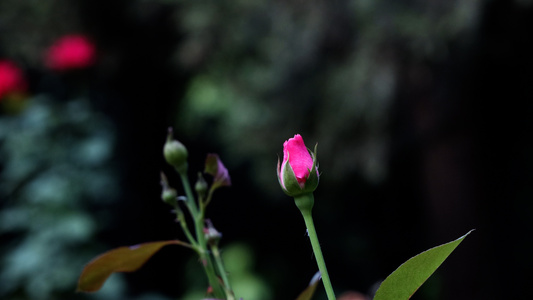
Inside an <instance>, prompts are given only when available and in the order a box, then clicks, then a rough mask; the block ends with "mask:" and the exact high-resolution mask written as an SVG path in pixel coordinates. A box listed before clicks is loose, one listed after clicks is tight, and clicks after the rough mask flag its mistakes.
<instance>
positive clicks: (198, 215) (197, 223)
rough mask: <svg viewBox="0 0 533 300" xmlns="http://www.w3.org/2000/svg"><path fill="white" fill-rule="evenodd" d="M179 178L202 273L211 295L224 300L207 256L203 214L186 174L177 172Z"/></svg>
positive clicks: (209, 258) (222, 292)
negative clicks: (204, 274) (192, 221)
mask: <svg viewBox="0 0 533 300" xmlns="http://www.w3.org/2000/svg"><path fill="white" fill-rule="evenodd" d="M178 173H179V175H180V178H181V182H182V184H183V189H184V190H185V196H186V197H187V200H186V201H185V203H186V204H187V207H188V208H189V211H190V213H191V215H192V216H193V219H194V227H195V231H196V240H197V241H198V247H197V248H198V249H197V252H198V255H199V256H200V261H201V263H202V266H203V267H204V271H205V273H206V275H207V279H208V280H209V285H210V286H211V287H212V288H213V293H214V295H215V297H216V298H224V291H223V289H222V287H221V285H220V284H219V281H218V278H217V276H216V272H215V268H214V267H213V262H212V260H211V257H210V256H209V252H208V250H207V241H206V240H205V235H204V214H203V210H201V211H198V207H197V204H196V202H195V200H194V194H193V193H192V190H191V184H190V183H189V178H188V177H187V173H186V172H179V170H178Z"/></svg>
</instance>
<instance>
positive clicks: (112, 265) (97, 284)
mask: <svg viewBox="0 0 533 300" xmlns="http://www.w3.org/2000/svg"><path fill="white" fill-rule="evenodd" d="M166 245H188V244H186V243H184V242H181V241H178V240H170V241H159V242H151V243H144V244H139V245H134V246H129V247H120V248H116V249H113V250H110V251H107V252H105V253H104V254H101V255H100V256H98V257H96V258H94V259H93V260H92V261H90V262H89V263H88V264H87V265H86V266H85V268H84V269H83V271H82V273H81V276H80V279H79V281H78V289H77V291H78V292H96V291H98V290H99V289H100V288H101V287H102V285H103V284H104V282H105V281H106V279H107V278H108V277H109V276H110V275H111V274H112V273H114V272H134V271H136V270H138V269H139V268H140V267H142V266H143V265H144V263H146V261H147V260H148V259H149V258H150V257H152V255H154V254H155V253H156V252H157V251H159V250H160V249H161V248H162V247H163V246H166Z"/></svg>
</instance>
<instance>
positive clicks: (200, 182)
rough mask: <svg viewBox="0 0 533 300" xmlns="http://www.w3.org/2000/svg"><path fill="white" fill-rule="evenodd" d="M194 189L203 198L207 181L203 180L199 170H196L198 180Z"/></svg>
mask: <svg viewBox="0 0 533 300" xmlns="http://www.w3.org/2000/svg"><path fill="white" fill-rule="evenodd" d="M194 189H195V190H196V193H198V196H199V197H200V198H205V193H206V192H207V182H206V181H205V179H204V177H203V176H202V173H201V172H198V180H197V181H196V184H195V185H194Z"/></svg>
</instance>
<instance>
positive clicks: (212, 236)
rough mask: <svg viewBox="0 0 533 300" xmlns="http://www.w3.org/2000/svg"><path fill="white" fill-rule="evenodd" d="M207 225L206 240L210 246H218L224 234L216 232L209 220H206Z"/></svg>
mask: <svg viewBox="0 0 533 300" xmlns="http://www.w3.org/2000/svg"><path fill="white" fill-rule="evenodd" d="M205 223H206V225H207V227H204V234H205V239H206V240H207V243H208V244H210V245H218V242H219V241H220V239H221V238H222V233H220V232H218V230H216V228H215V227H214V226H213V223H212V222H211V220H209V219H207V220H205Z"/></svg>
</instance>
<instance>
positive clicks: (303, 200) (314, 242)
mask: <svg viewBox="0 0 533 300" xmlns="http://www.w3.org/2000/svg"><path fill="white" fill-rule="evenodd" d="M294 202H295V203H296V206H297V207H298V208H299V209H300V212H301V213H302V216H303V218H304V222H305V226H306V227H307V233H308V235H309V239H310V240H311V247H312V248H313V253H314V254H315V258H316V263H317V265H318V270H319V271H320V275H321V276H322V282H323V283H324V289H325V290H326V294H327V296H328V300H335V293H334V292H333V286H332V285H331V280H330V279H329V274H328V269H327V268H326V262H325V260H324V256H323V255H322V250H321V249H320V243H319V242H318V236H317V234H316V230H315V224H314V222H313V216H312V213H311V211H312V208H313V204H314V196H313V193H308V194H303V195H299V196H295V197H294Z"/></svg>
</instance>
